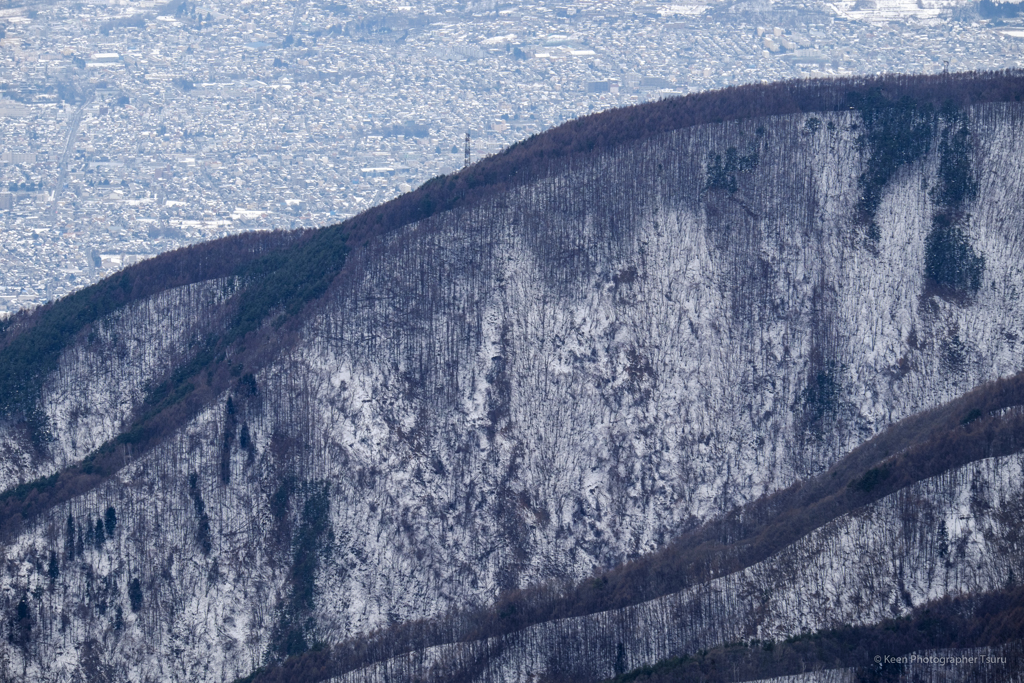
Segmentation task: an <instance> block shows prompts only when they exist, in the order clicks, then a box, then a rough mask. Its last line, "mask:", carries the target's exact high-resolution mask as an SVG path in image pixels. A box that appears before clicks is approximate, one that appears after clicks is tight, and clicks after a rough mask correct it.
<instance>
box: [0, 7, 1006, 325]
mask: <svg viewBox="0 0 1024 683" xmlns="http://www.w3.org/2000/svg"><path fill="white" fill-rule="evenodd" d="M1004 14H1005V13H1004ZM1022 39H1024V29H1021V28H1019V27H1017V26H1016V25H1015V23H1014V21H1013V19H1006V18H1000V19H993V20H988V19H985V18H983V17H982V16H980V15H979V13H978V9H977V6H975V5H972V4H956V3H949V2H943V1H933V0H916V1H911V2H906V1H892V0H857V1H856V2H852V1H845V0H844V1H839V2H830V3H825V2H819V1H813V0H808V1H806V2H793V3H783V2H778V3H770V2H753V1H745V0H739V1H735V2H721V3H711V4H704V3H690V4H678V5H667V4H666V5H662V4H654V5H637V4H632V3H625V2H575V3H571V4H566V3H565V2H564V0H563V1H561V2H535V3H531V4H515V5H512V4H500V3H499V4H496V3H494V2H493V1H491V0H482V1H480V2H470V3H452V4H445V3H443V2H438V3H435V4H427V3H421V4H415V5H404V4H399V3H395V2H388V1H382V2H359V3H352V4H340V3H338V2H317V3H314V2H308V1H306V0H299V1H297V2H295V1H290V2H285V1H284V0H241V1H240V2H225V1H223V0H209V1H204V2H200V3H196V2H192V1H191V0H172V1H171V2H168V3H159V2H153V1H151V0H141V1H135V0H108V1H107V2H102V3H88V2H67V1H58V2H53V3H47V4H42V3H40V4H32V3H20V4H19V3H17V2H7V3H5V4H4V5H2V9H0V98H2V99H0V315H4V314H6V313H8V312H10V311H13V310H17V309H19V308H24V307H26V306H32V305H36V304H38V303H41V302H43V301H46V300H48V299H52V298H54V297H56V296H60V295H62V294H65V293H67V292H69V291H71V290H73V289H76V288H78V287H81V286H84V285H85V284H88V283H90V282H93V281H95V280H97V279H99V278H100V277H103V276H104V275H106V274H109V273H110V272H113V271H114V270H116V269H118V268H120V267H122V266H125V265H128V264H130V263H133V262H135V261H137V260H139V259H142V258H146V257H147V256H150V255H153V254H155V253H158V252H161V251H166V250H168V249H172V248H175V247H178V246H182V245H185V244H189V243H192V242H196V241H200V240H205V239H210V238H214V237H219V236H222V235H225V234H229V233H233V232H238V231H244V230H253V229H273V228H282V229H287V228H296V227H315V226H320V225H326V224H331V223H336V222H339V221H341V220H343V219H344V218H345V217H347V216H351V215H353V214H355V213H357V212H358V211H360V210H362V209H365V208H367V207H369V206H371V205H373V204H376V203H379V202H381V201H384V200H386V199H388V198H390V197H393V196H395V195H396V194H398V193H400V192H403V191H407V190H409V189H411V188H412V187H415V186H417V185H418V184H420V183H422V182H423V181H425V180H427V179H428V178H430V177H432V176H435V175H438V174H442V173H446V172H450V171H452V170H455V169H457V168H458V167H460V166H461V165H462V164H463V163H464V142H465V136H466V133H467V131H469V133H470V144H471V154H472V158H473V159H477V158H479V157H481V156H484V155H487V154H491V153H494V152H496V151H498V150H499V149H501V148H503V147H505V146H507V145H509V144H511V143H513V142H515V141H517V140H521V139H523V138H525V137H528V136H530V135H532V134H534V133H537V132H539V131H541V130H544V129H546V128H549V127H551V126H554V125H557V124H558V123H560V122H562V121H564V120H566V119H569V118H572V117H576V116H580V115H582V114H587V113H590V112H594V111H599V110H602V109H606V108H608V107H615V106H621V105H628V104H631V103H636V102H642V101H646V100H649V99H656V98H661V97H666V96H672V95H675V94H682V93H687V92H693V91H695V90H703V89H708V88H716V87H722V86H726V85H732V84H738V83H749V82H756V81H762V80H777V79H785V78H813V77H828V76H832V75H837V74H850V73H879V72H889V71H908V72H925V73H929V72H936V71H942V70H944V69H948V70H950V71H961V70H971V69H1001V68H1007V67H1019V66H1021V64H1022V54H1021V52H1022V47H1024V43H1022V42H1021V41H1022Z"/></svg>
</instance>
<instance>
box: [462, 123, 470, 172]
mask: <svg viewBox="0 0 1024 683" xmlns="http://www.w3.org/2000/svg"><path fill="white" fill-rule="evenodd" d="M466 166H469V131H468V130H467V131H466V163H464V164H462V167H463V168H465V167H466Z"/></svg>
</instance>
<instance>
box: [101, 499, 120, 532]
mask: <svg viewBox="0 0 1024 683" xmlns="http://www.w3.org/2000/svg"><path fill="white" fill-rule="evenodd" d="M103 524H104V526H105V527H106V529H107V536H113V535H114V529H116V528H117V511H116V510H115V509H114V506H113V505H111V506H110V507H108V508H107V512H106V514H105V515H104V519H103Z"/></svg>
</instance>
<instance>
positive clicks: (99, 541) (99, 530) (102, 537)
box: [93, 517, 107, 548]
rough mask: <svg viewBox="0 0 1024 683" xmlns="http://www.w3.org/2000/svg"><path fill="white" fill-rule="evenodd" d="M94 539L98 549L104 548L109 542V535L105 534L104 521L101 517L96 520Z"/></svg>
mask: <svg viewBox="0 0 1024 683" xmlns="http://www.w3.org/2000/svg"><path fill="white" fill-rule="evenodd" d="M93 539H94V541H95V542H96V547H97V548H102V547H103V544H104V543H106V541H107V535H106V534H105V533H104V532H103V520H102V519H100V518H99V517H97V518H96V531H95V532H94V533H93Z"/></svg>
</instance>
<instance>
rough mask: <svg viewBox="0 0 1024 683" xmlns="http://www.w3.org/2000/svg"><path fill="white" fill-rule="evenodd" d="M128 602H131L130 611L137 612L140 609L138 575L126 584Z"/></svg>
mask: <svg viewBox="0 0 1024 683" xmlns="http://www.w3.org/2000/svg"><path fill="white" fill-rule="evenodd" d="M128 602H129V603H131V607H132V611H133V612H138V611H139V610H141V609H142V583H141V582H139V579H138V577H136V578H134V579H132V580H131V583H129V584H128Z"/></svg>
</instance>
